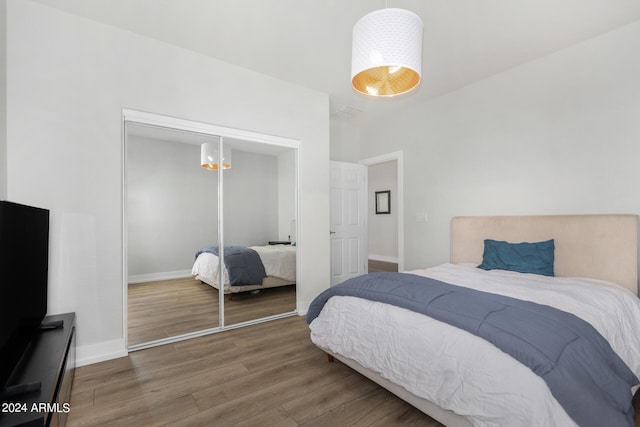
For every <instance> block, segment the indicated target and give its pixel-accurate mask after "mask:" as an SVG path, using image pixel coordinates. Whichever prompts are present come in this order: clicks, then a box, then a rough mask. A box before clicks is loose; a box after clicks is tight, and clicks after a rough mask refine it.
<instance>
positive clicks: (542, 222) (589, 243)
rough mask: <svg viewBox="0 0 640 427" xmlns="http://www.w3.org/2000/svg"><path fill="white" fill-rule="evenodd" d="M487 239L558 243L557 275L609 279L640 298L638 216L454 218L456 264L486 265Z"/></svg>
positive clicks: (452, 246)
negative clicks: (484, 253)
mask: <svg viewBox="0 0 640 427" xmlns="http://www.w3.org/2000/svg"><path fill="white" fill-rule="evenodd" d="M484 239H494V240H506V241H508V242H513V243H517V242H537V241H543V240H548V239H554V243H555V262H554V272H555V275H556V276H579V277H591V278H595V279H602V280H608V281H610V282H614V283H617V284H619V285H622V286H624V287H626V288H628V289H630V290H631V291H632V292H633V293H634V294H636V295H637V294H638V216H637V215H542V216H477V217H472V216H468V217H455V218H453V219H452V220H451V262H452V263H460V262H473V263H478V264H480V263H481V262H482V252H483V250H484Z"/></svg>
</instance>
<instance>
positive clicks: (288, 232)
mask: <svg viewBox="0 0 640 427" xmlns="http://www.w3.org/2000/svg"><path fill="white" fill-rule="evenodd" d="M295 154H296V153H295V150H291V151H286V152H284V153H282V154H280V155H279V156H278V234H277V236H276V237H275V238H277V240H280V241H284V240H289V239H291V241H292V242H295V223H294V222H293V221H294V220H295V218H296V155H295ZM270 240H274V236H271V238H270Z"/></svg>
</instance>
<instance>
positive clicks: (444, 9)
mask: <svg viewBox="0 0 640 427" xmlns="http://www.w3.org/2000/svg"><path fill="white" fill-rule="evenodd" d="M35 1H37V2H39V3H42V4H46V5H50V6H53V7H56V8H59V9H62V10H65V11H68V12H71V13H74V14H78V15H81V16H84V17H87V18H90V19H94V20H97V21H100V22H103V23H106V24H109V25H113V26H116V27H120V28H124V29H127V30H130V31H133V32H136V33H139V34H143V35H146V36H148V37H152V38H155V39H158V40H162V41H165V42H167V43H171V44H174V45H177V46H180V47H183V48H185V49H190V50H193V51H196V52H200V53H203V54H205V55H210V56H212V57H215V58H218V59H221V60H223V61H226V62H230V63H233V64H236V65H239V66H242V67H245V68H249V69H253V70H255V71H258V72H260V73H263V74H267V75H270V76H273V77H276V78H278V79H281V80H285V81H288V82H291V83H295V84H298V85H301V86H305V87H308V88H311V89H315V90H318V91H321V92H325V93H328V94H329V95H330V100H331V115H332V118H333V119H337V120H344V121H348V122H352V123H356V124H357V123H363V122H366V121H367V120H371V119H375V118H376V117H379V116H380V115H381V114H385V113H388V112H389V111H391V110H397V109H401V108H405V107H407V106H409V105H411V104H412V103H415V102H419V101H422V100H424V99H426V98H430V97H434V96H438V95H441V94H443V93H446V92H450V91H454V90H456V89H459V88H461V87H464V86H466V85H469V84H471V83H473V82H475V81H478V80H481V79H484V78H486V77H488V76H491V75H493V74H496V73H500V72H502V71H505V70H507V69H510V68H513V67H515V66H518V65H520V64H523V63H526V62H529V61H533V60H535V59H536V58H539V57H541V56H544V55H548V54H550V53H553V52H556V51H558V50H561V49H564V48H566V47H568V46H571V45H573V44H576V43H580V42H581V41H583V40H586V39H589V38H593V37H597V36H598V35H600V34H603V33H606V32H608V31H611V30H613V29H615V28H618V27H621V26H623V25H626V24H628V23H631V22H633V21H636V20H638V19H640V1H638V0H35ZM384 7H397V8H404V9H409V10H411V11H413V12H415V13H417V14H418V15H419V16H420V17H421V19H422V21H423V23H424V41H423V56H422V64H423V65H422V82H421V84H420V87H419V88H418V89H417V90H415V91H413V92H411V93H409V94H407V95H402V96H398V97H394V98H391V99H373V98H371V97H368V96H366V95H361V94H358V93H356V92H355V91H354V90H353V89H351V86H350V72H351V32H352V29H353V25H354V24H355V23H356V21H357V20H358V19H359V18H360V17H362V16H364V15H365V14H367V13H368V12H371V11H373V10H376V9H381V8H384Z"/></svg>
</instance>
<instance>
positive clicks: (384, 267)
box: [369, 259, 398, 273]
mask: <svg viewBox="0 0 640 427" xmlns="http://www.w3.org/2000/svg"><path fill="white" fill-rule="evenodd" d="M377 271H396V272H397V271H398V264H397V263H394V262H386V261H376V260H373V259H370V260H369V273H375V272H377Z"/></svg>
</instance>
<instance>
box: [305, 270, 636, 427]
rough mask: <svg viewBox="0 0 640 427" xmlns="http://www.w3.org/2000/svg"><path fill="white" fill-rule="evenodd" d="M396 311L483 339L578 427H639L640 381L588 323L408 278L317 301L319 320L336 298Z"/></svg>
mask: <svg viewBox="0 0 640 427" xmlns="http://www.w3.org/2000/svg"><path fill="white" fill-rule="evenodd" d="M336 295H340V296H354V297H359V298H365V299H368V300H372V301H379V302H383V303H387V304H393V305H397V306H399V307H403V308H406V309H409V310H412V311H416V312H418V313H422V314H425V315H427V316H430V317H432V318H434V319H436V320H439V321H442V322H446V323H449V324H450V325H453V326H456V327H458V328H461V329H464V330H465V331H468V332H470V333H473V334H474V335H477V336H479V337H482V338H484V339H485V340H487V341H489V342H491V343H492V344H494V345H495V346H496V347H498V348H499V349H501V350H502V351H504V352H505V353H508V354H509V355H511V356H512V357H513V358H515V359H516V360H518V361H519V362H520V363H522V364H524V365H525V366H527V367H529V368H530V369H531V370H532V371H533V372H534V373H536V374H537V375H539V376H540V377H541V378H542V379H544V381H545V382H546V383H547V385H548V386H549V389H550V390H551V393H552V394H553V396H554V397H555V398H556V400H557V401H558V402H559V403H560V404H561V405H562V407H563V408H564V409H565V411H566V412H567V414H569V416H570V417H571V418H572V419H573V420H574V421H575V422H576V423H577V424H578V425H580V426H594V427H601V426H633V408H632V406H631V399H632V395H631V391H630V389H631V387H632V386H633V385H636V384H638V382H639V381H638V378H637V377H636V376H635V375H634V374H633V372H631V370H630V369H629V368H628V367H627V366H626V365H625V363H624V362H623V361H622V360H621V359H620V357H619V356H618V355H617V354H616V353H615V352H614V351H613V349H612V348H611V346H610V345H609V343H608V342H607V340H606V339H604V338H603V337H602V336H601V335H600V334H599V333H598V332H597V331H596V330H595V329H594V328H593V327H592V326H591V325H590V324H589V323H587V322H585V321H584V320H582V319H580V318H579V317H577V316H575V315H573V314H570V313H566V312H564V311H561V310H558V309H555V308H553V307H549V306H546V305H540V304H535V303H532V302H528V301H522V300H518V299H515V298H509V297H505V296H502V295H496V294H490V293H486V292H480V291H476V290H473V289H469V288H465V287H461V286H454V285H450V284H447V283H443V282H440V281H437V280H434V279H430V278H426V277H422V276H416V275H413V274H405V273H372V274H368V275H365V276H360V277H356V278H353V279H349V280H347V281H345V282H343V283H341V284H339V285H336V286H334V287H331V288H329V289H327V290H326V291H324V292H323V293H321V294H320V295H318V297H316V299H315V300H314V301H313V302H312V303H311V306H310V307H309V311H308V313H307V323H311V321H312V320H313V319H315V318H316V317H317V316H318V314H320V311H321V310H322V307H323V306H324V304H325V303H326V302H327V301H328V300H329V298H331V297H332V296H336Z"/></svg>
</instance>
